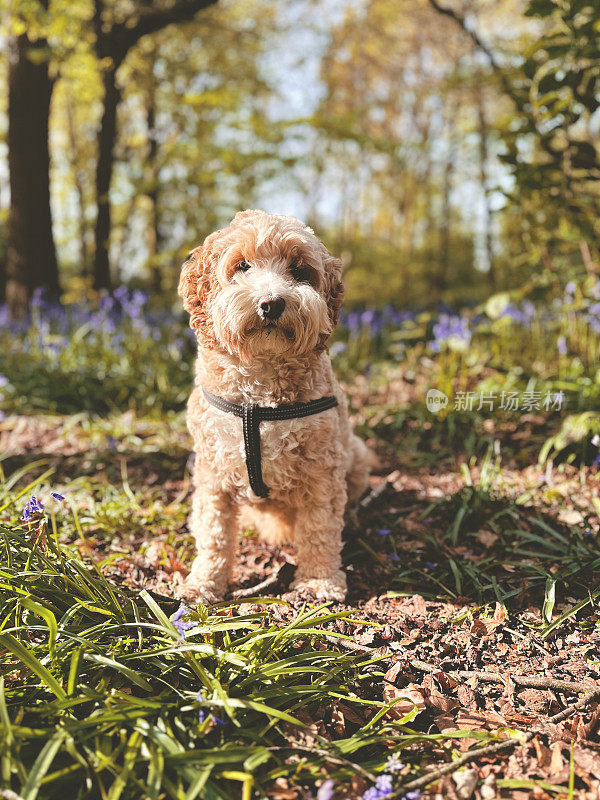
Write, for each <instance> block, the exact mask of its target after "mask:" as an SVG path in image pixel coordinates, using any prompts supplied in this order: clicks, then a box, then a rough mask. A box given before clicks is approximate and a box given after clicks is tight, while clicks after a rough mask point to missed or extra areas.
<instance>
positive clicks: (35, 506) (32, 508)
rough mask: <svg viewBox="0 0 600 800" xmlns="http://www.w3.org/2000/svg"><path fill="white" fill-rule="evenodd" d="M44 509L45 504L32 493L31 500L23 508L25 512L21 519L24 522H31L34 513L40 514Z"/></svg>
mask: <svg viewBox="0 0 600 800" xmlns="http://www.w3.org/2000/svg"><path fill="white" fill-rule="evenodd" d="M43 510H44V506H43V505H42V504H41V503H40V501H39V500H38V499H37V497H36V496H35V495H34V494H32V495H31V498H30V500H29V502H28V503H27V505H26V506H25V508H24V509H23V514H22V515H21V519H22V520H23V521H24V522H29V520H30V519H31V518H32V517H33V516H34V514H39V513H40V512H42V511H43Z"/></svg>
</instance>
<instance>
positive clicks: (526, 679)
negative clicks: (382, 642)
mask: <svg viewBox="0 0 600 800" xmlns="http://www.w3.org/2000/svg"><path fill="white" fill-rule="evenodd" d="M409 663H410V666H411V667H414V668H415V669H418V670H419V672H445V671H446V670H443V669H442V668H441V667H436V665H435V664H428V663H427V662H426V661H419V660H417V659H415V660H412V661H410V662H409ZM447 671H448V672H453V673H454V674H455V675H458V676H459V677H460V678H479V680H482V681H493V682H494V683H505V681H504V678H503V677H502V676H501V675H500V674H499V673H497V672H483V671H482V672H479V671H478V670H466V669H459V670H453V669H450V670H447ZM510 680H511V681H512V682H513V683H516V684H517V686H525V687H527V688H529V689H556V691H558V692H572V693H575V694H576V693H578V692H589V691H590V690H600V687H598V685H597V684H596V683H591V684H590V683H582V682H581V681H563V680H561V679H560V678H553V677H552V676H551V675H511V676H510Z"/></svg>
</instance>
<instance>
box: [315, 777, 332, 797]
mask: <svg viewBox="0 0 600 800" xmlns="http://www.w3.org/2000/svg"><path fill="white" fill-rule="evenodd" d="M334 786H335V782H334V781H332V780H331V778H330V779H329V780H327V781H324V782H323V783H322V784H321V785H320V786H319V791H318V792H317V800H333V788H334Z"/></svg>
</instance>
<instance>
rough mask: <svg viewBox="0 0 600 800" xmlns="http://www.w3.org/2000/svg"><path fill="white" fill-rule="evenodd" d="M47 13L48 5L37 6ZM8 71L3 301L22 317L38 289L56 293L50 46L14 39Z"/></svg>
mask: <svg viewBox="0 0 600 800" xmlns="http://www.w3.org/2000/svg"><path fill="white" fill-rule="evenodd" d="M41 5H42V7H43V8H44V10H46V11H47V9H48V0H43V1H42V3H41ZM9 59H10V61H9V71H8V87H9V88H8V94H9V100H8V116H9V121H8V163H9V171H10V192H11V202H10V214H9V223H8V246H7V255H6V302H7V303H8V306H9V308H10V309H11V312H12V314H13V315H15V316H18V315H21V314H23V313H24V311H25V310H26V308H27V305H28V301H29V297H30V296H31V294H32V292H33V290H34V289H35V288H36V287H46V288H47V289H48V290H49V291H50V292H51V293H53V294H58V292H59V280H58V266H57V261H56V250H55V247H54V239H53V235H52V214H51V210H50V178H49V168H50V154H49V150H48V120H49V114H50V100H51V97H52V86H53V79H52V77H51V76H50V73H49V67H48V47H47V43H46V40H45V39H43V38H39V39H35V40H33V39H32V38H30V34H29V33H28V32H24V33H21V34H20V35H18V36H13V37H12V38H11V41H10V47H9Z"/></svg>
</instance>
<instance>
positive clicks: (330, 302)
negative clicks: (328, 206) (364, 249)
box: [317, 244, 345, 350]
mask: <svg viewBox="0 0 600 800" xmlns="http://www.w3.org/2000/svg"><path fill="white" fill-rule="evenodd" d="M321 247H322V248H323V250H322V258H323V266H324V267H325V281H324V287H323V290H324V294H325V300H326V302H327V310H328V312H329V324H330V329H329V331H328V332H327V333H322V334H321V335H320V336H319V341H318V343H317V350H324V349H325V348H326V347H327V340H328V339H329V337H330V335H331V334H332V333H333V331H334V330H335V327H336V326H337V324H338V318H339V314H340V308H341V307H342V303H343V302H344V292H345V287H344V282H343V281H342V262H341V261H340V259H339V258H336V257H335V256H332V255H331V253H329V251H328V250H327V248H326V247H325V245H323V244H321Z"/></svg>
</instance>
